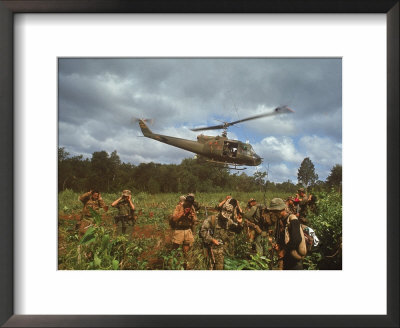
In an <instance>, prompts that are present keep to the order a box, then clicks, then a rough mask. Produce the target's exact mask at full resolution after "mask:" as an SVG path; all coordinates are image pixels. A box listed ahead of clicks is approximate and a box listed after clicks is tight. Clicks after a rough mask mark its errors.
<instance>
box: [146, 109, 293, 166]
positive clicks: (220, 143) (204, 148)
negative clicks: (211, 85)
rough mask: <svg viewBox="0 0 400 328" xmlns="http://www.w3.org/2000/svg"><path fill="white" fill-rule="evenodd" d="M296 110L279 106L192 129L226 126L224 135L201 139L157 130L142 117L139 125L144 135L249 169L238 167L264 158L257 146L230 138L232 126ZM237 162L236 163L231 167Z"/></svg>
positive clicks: (201, 136)
mask: <svg viewBox="0 0 400 328" xmlns="http://www.w3.org/2000/svg"><path fill="white" fill-rule="evenodd" d="M293 112H294V111H293V110H292V109H290V108H289V107H287V106H282V107H277V108H275V109H274V110H273V111H272V112H269V113H264V114H260V115H256V116H251V117H247V118H244V119H241V120H238V121H234V122H222V124H220V125H215V126H208V127H202V128H196V129H191V130H192V131H205V130H217V129H222V130H223V132H222V134H221V136H205V135H203V134H200V135H198V136H197V141H194V140H188V139H182V138H176V137H170V136H164V135H161V134H156V133H153V132H152V131H151V130H150V129H149V128H148V126H147V125H146V123H145V122H146V121H147V120H144V119H139V120H138V121H139V126H140V129H141V130H142V132H143V136H145V137H147V138H151V139H154V140H157V141H160V142H163V143H166V144H168V145H171V146H174V147H178V148H182V149H185V150H188V151H190V152H193V153H195V154H197V158H199V159H204V160H206V161H207V162H211V163H216V164H219V165H220V164H222V165H225V166H226V167H227V168H229V169H235V170H245V169H246V168H238V167H240V166H257V165H260V164H261V162H262V158H261V157H260V156H258V155H257V154H256V153H255V151H254V150H253V147H252V146H251V145H250V144H249V143H247V142H242V141H239V140H232V139H228V137H227V130H228V127H230V126H232V125H234V124H237V123H241V122H245V121H250V120H255V119H259V118H262V117H267V116H273V115H278V114H284V113H293ZM229 165H234V167H229Z"/></svg>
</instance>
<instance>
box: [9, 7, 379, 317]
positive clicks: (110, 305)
mask: <svg viewBox="0 0 400 328" xmlns="http://www.w3.org/2000/svg"><path fill="white" fill-rule="evenodd" d="M14 50H15V163H16V167H15V186H16V187H15V191H16V194H15V199H16V200H18V203H16V206H15V215H16V217H15V248H14V249H15V271H14V272H15V313H16V314H150V313H156V314H386V239H385V238H386V237H385V235H384V232H385V231H386V210H385V205H384V204H386V17H385V15H383V14H382V15H380V14H379V15H378V14H376V15H360V14H357V15H348V14H346V15H292V14H291V15H251V16H250V15H204V16H200V15H190V16H189V15H179V16H178V15H127V14H125V15H82V14H79V15H65V14H57V15H56V14H51V15H50V14H45V15H39V14H36V15H35V14H29V15H23V14H19V15H16V16H15V49H14ZM64 56H73V57H86V56H90V57H93V56H95V57H99V56H101V57H109V56H113V57H122V56H124V57H136V56H153V57H154V56H156V57H164V56H166V57H182V56H190V57H201V56H217V57H232V56H234V57H244V56H246V57H247V56H248V57H253V56H254V57H320V56H321V57H342V58H343V196H344V199H343V241H344V244H343V251H344V253H343V270H342V271H321V272H319V271H311V272H308V271H301V272H288V271H257V272H215V271H214V272H203V271H190V272H162V271H143V272H142V271H124V272H120V271H119V272H111V271H108V272H101V271H57V168H56V165H57V57H64ZM83 92H84V90H83ZM83 110H84V109H83ZM21 200H22V201H21ZM365 200H367V201H368V202H369V203H368V205H373V204H380V206H379V210H368V211H365V205H366V204H365V203H363V202H364V201H365ZM372 226H376V227H378V228H379V231H380V233H379V240H380V243H379V245H378V244H374V240H373V238H372V237H371V233H370V231H371V230H370V229H371V227H372ZM293 294H294V295H293ZM290 295H293V298H291V297H290ZM305 295H308V297H309V296H311V299H309V298H308V297H307V300H306V299H305ZM302 298H303V299H304V300H305V301H304V302H301V299H302ZM213 299H214V300H215V299H218V305H217V306H215V305H211V304H212V303H213ZM290 299H292V300H293V299H294V300H295V301H293V302H289V301H288V300H290Z"/></svg>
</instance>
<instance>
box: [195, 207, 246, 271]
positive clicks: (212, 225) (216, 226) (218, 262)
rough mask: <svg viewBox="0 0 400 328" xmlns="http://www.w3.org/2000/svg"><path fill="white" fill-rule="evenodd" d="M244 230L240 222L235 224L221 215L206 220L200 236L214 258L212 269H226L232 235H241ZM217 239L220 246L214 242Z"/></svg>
mask: <svg viewBox="0 0 400 328" xmlns="http://www.w3.org/2000/svg"><path fill="white" fill-rule="evenodd" d="M241 230H242V225H241V224H240V223H238V222H234V221H233V220H232V219H231V218H228V219H227V218H225V217H223V216H222V215H221V214H219V215H218V216H209V217H208V218H207V219H205V220H204V222H203V224H202V226H201V229H200V236H201V238H202V239H203V242H204V244H206V245H207V247H208V248H209V250H210V253H211V254H210V256H211V257H212V262H214V263H212V267H210V269H212V268H213V267H214V268H215V269H216V270H223V269H224V256H225V254H227V253H228V249H229V242H230V233H231V232H233V233H239V232H240V231H241ZM213 239H216V240H217V241H218V242H219V243H220V244H219V245H215V244H214V243H213V242H212V240H213Z"/></svg>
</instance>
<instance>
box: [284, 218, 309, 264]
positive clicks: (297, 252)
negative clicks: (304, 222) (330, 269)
mask: <svg viewBox="0 0 400 328" xmlns="http://www.w3.org/2000/svg"><path fill="white" fill-rule="evenodd" d="M293 220H297V217H296V215H294V214H290V215H289V216H288V218H287V222H286V226H285V244H286V245H287V244H288V243H289V241H290V235H289V225H290V223H291V221H293ZM299 229H300V236H301V241H300V244H299V246H297V249H293V250H291V251H290V254H291V255H292V256H293V257H294V258H295V259H297V260H302V259H303V258H304V257H305V256H306V255H307V245H306V239H305V236H304V232H303V228H302V226H301V224H300V225H299Z"/></svg>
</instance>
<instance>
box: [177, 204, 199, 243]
mask: <svg viewBox="0 0 400 328" xmlns="http://www.w3.org/2000/svg"><path fill="white" fill-rule="evenodd" d="M172 219H173V220H174V233H173V236H172V242H173V243H174V244H178V245H189V246H192V244H193V242H194V237H193V233H192V226H193V225H194V224H195V223H196V221H197V215H196V211H195V209H194V207H193V206H191V207H190V208H184V203H179V204H178V205H177V206H176V207H175V210H174V213H173V214H172Z"/></svg>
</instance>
